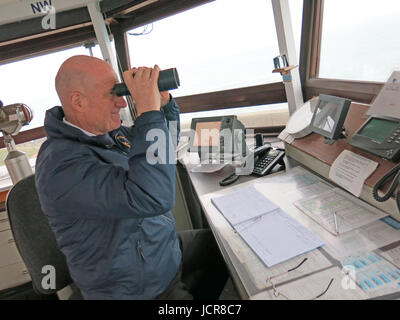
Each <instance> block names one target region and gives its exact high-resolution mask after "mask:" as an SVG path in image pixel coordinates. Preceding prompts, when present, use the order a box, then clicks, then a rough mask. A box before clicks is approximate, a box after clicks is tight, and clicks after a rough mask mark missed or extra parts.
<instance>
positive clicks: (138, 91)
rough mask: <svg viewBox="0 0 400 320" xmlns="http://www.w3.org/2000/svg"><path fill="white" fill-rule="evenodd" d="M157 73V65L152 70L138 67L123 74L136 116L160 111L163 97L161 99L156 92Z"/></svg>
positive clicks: (158, 92)
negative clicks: (133, 102)
mask: <svg viewBox="0 0 400 320" xmlns="http://www.w3.org/2000/svg"><path fill="white" fill-rule="evenodd" d="M159 73H160V68H159V67H158V66H157V65H155V66H154V68H153V69H152V68H146V67H139V68H138V69H136V68H133V69H130V70H127V71H125V72H124V73H123V78H124V82H125V84H126V86H127V87H128V89H129V91H130V93H131V96H132V98H133V99H134V100H135V102H136V110H137V113H138V116H140V115H141V114H142V113H144V112H148V111H159V110H160V107H161V101H162V100H161V99H163V98H164V99H165V95H164V97H162V95H161V94H160V91H159V90H158V85H157V81H158V75H159ZM163 94H164V93H163ZM168 99H169V95H168Z"/></svg>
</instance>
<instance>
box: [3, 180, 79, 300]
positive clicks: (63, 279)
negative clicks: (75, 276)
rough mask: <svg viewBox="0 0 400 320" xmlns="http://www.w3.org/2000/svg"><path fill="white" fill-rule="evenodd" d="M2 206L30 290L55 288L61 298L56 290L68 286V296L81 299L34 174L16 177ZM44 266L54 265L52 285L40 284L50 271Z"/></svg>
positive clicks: (40, 291) (44, 290) (49, 292)
mask: <svg viewBox="0 0 400 320" xmlns="http://www.w3.org/2000/svg"><path fill="white" fill-rule="evenodd" d="M6 210H7V214H8V218H9V220H10V226H11V231H12V234H13V237H14V240H15V243H16V245H17V248H18V251H19V253H20V255H21V257H22V259H23V261H24V263H25V265H26V267H27V268H28V272H29V274H30V276H31V279H32V285H33V288H34V290H35V291H36V292H37V293H39V294H44V295H49V294H54V293H56V292H58V296H59V298H60V299H62V298H64V297H63V294H62V295H61V296H60V292H66V291H68V290H69V291H71V290H72V293H70V294H69V297H68V299H70V300H79V299H82V295H81V293H80V291H79V289H78V288H77V287H76V286H75V285H74V284H73V280H72V279H71V276H70V273H69V270H68V267H67V263H66V260H65V256H64V254H63V253H62V252H61V251H60V249H59V248H58V245H57V242H56V238H55V236H54V233H53V231H52V230H51V228H50V225H49V222H48V220H47V217H46V215H45V214H44V213H43V211H42V209H41V206H40V202H39V197H38V195H37V192H36V187H35V175H31V176H28V177H26V178H24V179H22V180H20V181H18V182H17V183H16V184H15V185H14V186H13V187H12V189H11V190H10V192H9V193H8V195H7V200H6ZM44 266H53V267H54V269H55V275H56V276H55V288H50V289H46V288H44V287H43V286H42V280H43V278H44V277H46V276H47V275H49V274H50V273H49V271H48V270H47V271H46V268H45V269H43V267H44ZM42 272H43V273H42ZM46 279H48V278H46ZM46 279H45V280H43V281H44V282H45V281H46ZM68 286H69V287H68ZM45 287H46V286H45ZM62 289H64V290H62ZM65 289H67V290H65ZM60 290H62V291H60ZM64 295H65V294H64Z"/></svg>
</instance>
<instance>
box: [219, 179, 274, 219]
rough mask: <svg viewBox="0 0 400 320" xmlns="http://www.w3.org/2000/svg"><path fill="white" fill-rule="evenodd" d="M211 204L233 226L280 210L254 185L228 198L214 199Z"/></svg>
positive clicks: (233, 193) (231, 194)
mask: <svg viewBox="0 0 400 320" xmlns="http://www.w3.org/2000/svg"><path fill="white" fill-rule="evenodd" d="M211 202H212V203H213V204H214V205H215V207H216V208H217V209H218V210H219V211H220V212H221V213H222V214H223V215H224V216H225V218H226V219H227V220H228V221H229V222H230V223H231V225H232V226H235V225H237V224H239V223H241V222H245V221H247V220H250V219H252V218H256V217H259V216H262V215H263V214H265V213H268V212H270V211H273V210H276V209H278V208H279V207H278V206H277V205H276V204H275V203H273V202H272V201H270V200H268V199H267V198H266V197H264V196H263V195H262V194H261V193H259V192H258V191H257V190H256V189H255V188H254V186H253V185H250V186H248V187H245V188H243V189H241V190H238V191H235V192H232V193H230V194H229V195H227V196H223V197H218V198H212V199H211ZM251 223H253V222H251Z"/></svg>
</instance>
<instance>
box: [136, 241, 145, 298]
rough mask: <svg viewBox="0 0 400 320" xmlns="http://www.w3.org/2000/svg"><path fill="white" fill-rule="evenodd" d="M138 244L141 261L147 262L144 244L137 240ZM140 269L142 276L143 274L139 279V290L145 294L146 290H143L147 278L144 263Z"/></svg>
mask: <svg viewBox="0 0 400 320" xmlns="http://www.w3.org/2000/svg"><path fill="white" fill-rule="evenodd" d="M136 244H137V250H138V253H139V255H140V257H141V259H142V262H145V261H146V259H145V257H144V254H143V250H142V243H141V242H140V240H137V242H136ZM139 267H140V274H141V276H140V277H139V279H140V282H139V290H140V292H143V291H144V288H143V286H144V276H145V275H144V268H143V263H141V264H140V266H139Z"/></svg>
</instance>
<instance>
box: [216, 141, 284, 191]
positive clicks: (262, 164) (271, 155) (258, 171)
mask: <svg viewBox="0 0 400 320" xmlns="http://www.w3.org/2000/svg"><path fill="white" fill-rule="evenodd" d="M253 153H254V168H253V172H252V173H253V174H255V175H258V176H264V175H267V174H269V173H270V172H271V171H272V169H273V168H274V167H275V166H276V165H280V166H281V168H284V167H285V163H284V162H283V157H284V156H285V152H284V151H283V150H280V149H273V148H271V145H270V144H265V145H262V146H260V147H257V148H255V149H254V150H253ZM239 177H240V175H237V174H236V172H233V173H232V174H230V175H229V176H227V177H226V178H224V179H222V180H221V181H220V182H219V184H220V186H227V185H230V184H232V183H234V182H236V181H237V180H238V179H239Z"/></svg>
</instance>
